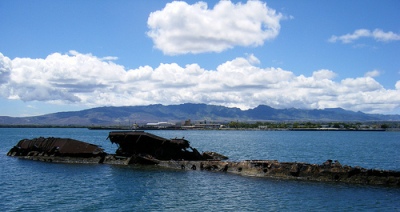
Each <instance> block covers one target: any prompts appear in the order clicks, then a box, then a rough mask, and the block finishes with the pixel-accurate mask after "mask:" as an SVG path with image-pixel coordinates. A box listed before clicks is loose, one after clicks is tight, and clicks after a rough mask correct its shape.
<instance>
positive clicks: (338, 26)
mask: <svg viewBox="0 0 400 212" xmlns="http://www.w3.org/2000/svg"><path fill="white" fill-rule="evenodd" d="M398 11H400V1H398V0H385V1H379V0H352V1H321V0H309V1H297V0H288V1H281V0H271V1H258V0H254V1H244V0H243V1H165V0H157V1H128V0H126V1H124V0H118V1H114V0H100V1H99V0H85V1H79V0H57V1H53V0H37V1H24V0H2V1H0V30H1V31H0V32H1V33H0V116H14V117H20V116H35V115H42V114H48V113H55V112H62V111H77V110H83V109H89V108H93V107H102V106H135V105H150V104H163V105H178V104H183V103H205V104H212V105H222V106H227V107H237V108H241V109H243V110H246V109H251V108H254V107H257V106H258V105H268V106H271V107H273V108H277V109H283V108H298V109H324V108H337V107H340V108H343V109H346V110H352V111H361V112H364V113H381V114H400V21H399V20H400V13H399V12H398Z"/></svg>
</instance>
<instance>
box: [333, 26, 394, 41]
mask: <svg viewBox="0 0 400 212" xmlns="http://www.w3.org/2000/svg"><path fill="white" fill-rule="evenodd" d="M360 38H373V39H375V40H376V41H381V42H390V41H397V40H400V34H396V33H394V32H392V31H389V32H384V31H383V30H381V29H375V30H374V31H370V30H368V29H357V30H355V31H354V32H353V33H352V34H345V35H341V36H336V35H332V36H331V37H330V38H329V40H328V41H329V42H332V43H335V42H337V41H341V42H342V43H352V42H353V41H355V40H358V39H360Z"/></svg>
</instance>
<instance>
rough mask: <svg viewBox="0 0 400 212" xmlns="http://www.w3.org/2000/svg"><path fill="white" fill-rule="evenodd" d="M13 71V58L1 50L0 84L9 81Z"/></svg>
mask: <svg viewBox="0 0 400 212" xmlns="http://www.w3.org/2000/svg"><path fill="white" fill-rule="evenodd" d="M10 72H11V60H10V58H8V57H4V55H3V54H2V53H1V52H0V84H2V83H5V82H7V81H8V78H9V76H10Z"/></svg>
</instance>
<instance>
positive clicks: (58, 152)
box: [7, 131, 400, 187]
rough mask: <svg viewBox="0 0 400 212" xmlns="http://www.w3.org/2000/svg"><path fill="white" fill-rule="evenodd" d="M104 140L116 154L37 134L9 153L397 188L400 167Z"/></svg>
mask: <svg viewBox="0 0 400 212" xmlns="http://www.w3.org/2000/svg"><path fill="white" fill-rule="evenodd" d="M108 139H109V140H110V141H111V142H112V143H115V144H117V146H118V148H117V150H116V152H115V154H108V153H106V152H105V151H104V149H102V148H101V147H100V146H98V145H94V144H90V143H86V142H83V141H78V140H74V139H70V138H54V137H48V138H44V137H39V138H34V139H23V140H21V141H19V142H18V143H17V144H16V145H15V146H14V147H12V148H11V149H10V150H9V152H8V153H7V155H8V156H12V157H17V158H22V159H30V160H37V161H44V162H56V163H90V164H112V165H131V164H140V165H152V166H159V167H166V168H172V169H182V170H193V171H213V172H227V173H232V174H239V175H243V176H255V177H266V178H277V179H293V180H308V181H320V182H342V183H354V184H366V185H384V186H395V187H400V172H399V171H391V170H376V169H366V168H361V167H351V166H347V165H342V164H340V163H339V161H333V160H327V161H325V162H324V163H322V164H309V163H301V162H279V161H277V160H244V161H228V157H226V156H224V155H222V154H219V153H216V152H208V151H206V152H203V153H200V152H199V151H198V150H197V149H195V148H193V147H191V146H190V142H189V141H188V140H186V139H184V138H173V139H166V138H162V137H159V136H157V135H154V134H151V133H147V132H144V131H111V132H110V133H109V136H108Z"/></svg>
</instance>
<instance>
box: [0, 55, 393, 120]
mask: <svg viewBox="0 0 400 212" xmlns="http://www.w3.org/2000/svg"><path fill="white" fill-rule="evenodd" d="M258 64H259V60H258V58H257V57H255V56H254V55H249V56H247V57H243V58H242V57H239V58H235V59H233V60H231V61H226V62H225V63H223V64H221V65H219V66H218V67H217V69H216V70H205V69H203V68H201V67H200V66H199V65H198V64H189V65H186V66H184V67H181V66H180V65H178V64H175V63H171V64H160V65H159V66H158V67H154V68H153V67H150V66H143V67H139V68H137V69H129V70H125V69H124V67H123V66H120V65H118V64H115V63H113V62H111V61H109V60H104V59H103V58H97V57H96V56H93V55H91V54H81V53H78V52H74V51H71V52H69V53H67V54H60V53H54V54H51V55H49V56H48V57H46V58H44V59H31V58H15V59H13V60H10V59H9V58H7V57H5V56H2V57H0V70H7V71H6V72H4V71H3V72H4V73H8V74H7V76H8V77H6V78H4V80H3V83H2V84H0V88H1V90H0V96H2V97H3V98H8V99H19V100H23V101H26V102H28V103H30V102H31V101H41V102H48V103H52V104H73V105H82V106H87V107H97V106H110V105H114V106H123V105H148V104H165V105H171V104H181V103H187V102H191V103H206V104H217V105H224V106H229V107H240V108H242V109H248V108H253V107H256V106H258V105H261V104H263V105H269V106H272V107H275V108H290V107H295V108H309V109H310V108H316V109H321V108H329V107H342V108H345V109H349V110H355V111H358V110H361V111H364V112H379V113H384V112H385V113H386V112H390V111H393V110H395V109H399V107H400V81H399V82H397V83H396V85H395V86H396V89H394V90H391V89H385V88H384V87H383V86H382V85H381V84H380V83H379V82H377V81H376V80H375V79H374V78H372V77H373V76H377V74H378V73H377V72H376V71H372V72H368V73H367V74H366V75H365V76H361V77H358V78H347V79H343V80H341V81H335V80H334V78H335V76H336V73H334V72H333V71H331V70H327V69H321V70H317V71H315V72H314V73H313V74H312V76H303V75H299V76H296V75H295V74H294V73H293V72H290V71H286V70H283V69H280V68H273V67H270V68H261V67H258V66H255V65H258ZM3 72H1V73H3ZM2 79H3V78H2Z"/></svg>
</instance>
